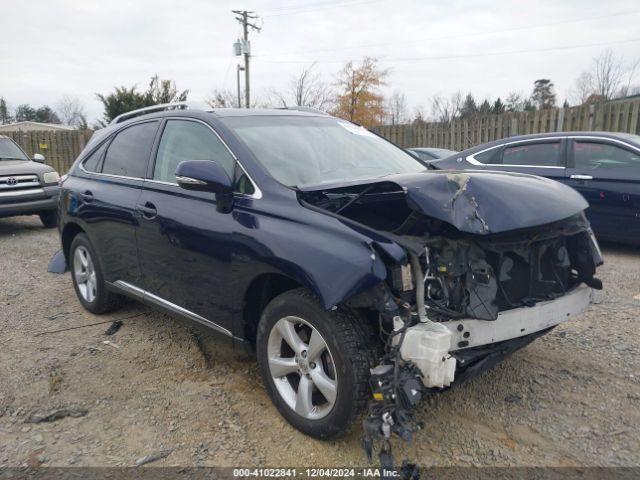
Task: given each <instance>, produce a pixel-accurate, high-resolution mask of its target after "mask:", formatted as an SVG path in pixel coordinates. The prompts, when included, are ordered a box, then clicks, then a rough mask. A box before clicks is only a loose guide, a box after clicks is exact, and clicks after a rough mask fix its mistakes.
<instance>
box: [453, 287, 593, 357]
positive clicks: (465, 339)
mask: <svg viewBox="0 0 640 480" xmlns="http://www.w3.org/2000/svg"><path fill="white" fill-rule="evenodd" d="M591 295H592V290H591V288H590V287H588V286H586V285H584V284H580V285H578V286H577V287H575V288H574V289H573V290H571V291H569V292H568V293H567V294H566V295H564V296H562V297H559V298H556V299H555V300H549V301H546V302H539V303H537V304H535V305H534V306H533V307H521V308H514V309H513V310H507V311H505V312H500V313H499V314H498V318H497V319H496V320H493V321H488V320H475V319H467V320H453V321H450V322H444V323H443V325H444V326H446V327H447V328H448V329H449V330H450V331H451V333H452V337H451V347H450V351H451V352H454V351H458V350H463V349H467V348H472V347H479V346H482V345H489V344H493V343H498V342H504V341H506V340H511V339H514V338H519V337H525V336H528V335H530V334H532V333H536V332H540V331H543V330H547V329H549V328H551V327H554V326H556V325H558V324H560V323H562V322H565V321H567V320H569V319H570V318H571V317H573V316H575V315H578V314H580V313H582V312H583V311H585V310H586V309H587V307H588V306H589V305H590V304H591Z"/></svg>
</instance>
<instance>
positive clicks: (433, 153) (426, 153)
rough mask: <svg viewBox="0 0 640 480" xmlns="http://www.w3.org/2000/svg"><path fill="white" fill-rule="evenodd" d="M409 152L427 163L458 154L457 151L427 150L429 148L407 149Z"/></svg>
mask: <svg viewBox="0 0 640 480" xmlns="http://www.w3.org/2000/svg"><path fill="white" fill-rule="evenodd" d="M407 151H408V152H409V153H411V154H413V155H415V156H416V157H418V158H419V159H420V160H422V161H424V162H425V163H431V162H433V161H434V160H439V159H441V158H446V157H449V156H451V155H455V154H456V153H458V152H457V151H455V150H448V149H446V148H427V147H415V148H407Z"/></svg>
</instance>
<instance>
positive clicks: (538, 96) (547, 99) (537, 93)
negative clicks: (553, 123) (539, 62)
mask: <svg viewBox="0 0 640 480" xmlns="http://www.w3.org/2000/svg"><path fill="white" fill-rule="evenodd" d="M531 102H532V103H533V104H534V105H535V106H536V107H537V108H538V109H539V110H545V109H547V108H553V107H555V106H556V94H555V92H554V91H553V83H551V80H549V79H548V78H540V79H538V80H536V81H535V82H533V92H532V93H531Z"/></svg>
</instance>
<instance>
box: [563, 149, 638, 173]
mask: <svg viewBox="0 0 640 480" xmlns="http://www.w3.org/2000/svg"><path fill="white" fill-rule="evenodd" d="M573 158H574V162H575V168H579V169H582V170H595V169H598V170H613V169H615V170H619V171H620V172H622V171H627V172H629V171H631V172H637V171H638V169H640V154H638V153H634V152H632V151H630V150H625V149H624V148H620V147H616V146H614V145H610V144H608V143H595V142H579V141H575V142H574V144H573Z"/></svg>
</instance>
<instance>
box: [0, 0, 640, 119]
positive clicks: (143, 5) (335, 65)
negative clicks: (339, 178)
mask: <svg viewBox="0 0 640 480" xmlns="http://www.w3.org/2000/svg"><path fill="white" fill-rule="evenodd" d="M448 3H450V4H448ZM232 9H250V10H254V11H255V12H256V13H257V14H259V15H261V16H262V19H261V20H259V23H260V24H261V25H262V27H263V28H262V31H261V32H260V33H252V36H251V39H252V49H253V51H252V53H253V55H255V58H253V61H252V90H253V92H255V95H256V96H258V97H264V96H266V94H267V92H269V91H270V90H272V89H279V90H283V89H285V88H286V87H287V85H288V84H289V83H290V79H291V77H292V76H293V75H295V74H296V73H297V72H299V71H300V70H301V68H303V66H304V65H308V64H311V63H313V62H314V61H317V62H318V69H319V71H320V72H321V73H322V74H323V76H324V77H326V80H327V81H329V82H330V81H334V79H335V75H336V72H337V71H338V70H339V69H340V68H341V66H342V65H343V64H344V63H345V62H346V61H348V60H350V59H353V60H356V61H357V60H359V59H361V58H362V57H363V56H364V55H368V56H373V57H377V58H379V59H380V64H381V66H382V67H384V68H388V69H389V71H390V74H389V77H388V86H387V87H386V88H385V91H386V93H391V92H393V91H395V90H397V91H400V92H404V93H405V94H406V96H407V100H408V102H409V105H410V107H411V110H413V108H414V107H416V106H419V105H428V103H429V99H430V98H431V97H432V96H433V95H434V94H443V95H448V94H451V93H453V92H455V91H456V90H462V91H463V92H467V91H471V92H472V93H473V94H474V95H475V96H476V97H480V98H483V97H491V98H495V97H497V96H501V97H502V98H504V97H505V96H506V95H507V94H508V93H509V92H510V91H518V92H521V93H525V94H529V93H530V91H531V88H532V84H533V81H534V80H535V79H538V78H550V79H552V81H553V82H554V83H555V85H556V90H557V93H558V96H559V101H560V102H562V100H563V99H564V98H566V97H567V96H568V95H569V94H570V91H571V89H572V87H573V83H574V81H575V78H576V77H577V76H578V75H579V74H580V72H581V71H583V70H585V69H586V68H588V66H589V64H590V62H591V59H592V58H593V57H594V56H596V55H598V54H599V53H601V52H602V51H603V50H605V49H606V48H611V49H612V50H613V51H614V53H615V54H617V55H618V56H620V57H622V58H624V59H625V60H626V61H627V62H629V63H631V62H632V61H633V60H634V59H638V58H640V29H639V28H638V25H639V24H640V4H638V2H637V1H633V0H608V1H606V2H603V1H602V0H580V1H558V0H536V1H526V2H514V1H499V0H487V1H483V0H475V1H473V0H472V1H459V2H442V1H416V0H394V1H366V0H344V1H343V2H338V1H336V0H308V1H301V0H278V1H252V0H245V1H242V2H237V1H234V2H227V1H217V0H182V1H177V0H174V1H163V0H136V1H121V0H109V1H104V0H103V1H94V0H82V1H80V0H23V1H8V0H4V1H3V2H2V5H1V7H0V19H1V21H0V23H1V24H2V41H0V96H3V97H5V99H6V100H7V102H8V103H9V105H10V106H11V107H12V108H15V106H17V105H18V104H21V103H30V104H32V105H34V106H39V105H41V104H49V105H52V106H55V104H56V103H57V102H58V101H59V100H60V98H61V97H62V96H64V95H75V96H77V97H79V98H80V99H81V100H82V102H83V103H84V105H85V108H86V111H87V113H88V116H89V120H90V123H91V122H92V121H93V120H95V119H96V118H98V117H100V116H101V114H102V108H101V104H100V103H99V102H98V101H97V100H96V98H95V93H96V92H100V93H106V92H109V91H110V90H112V89H113V87H114V86H118V85H126V86H131V85H133V84H137V85H138V86H140V87H141V88H145V87H146V84H147V83H148V80H149V78H150V77H151V76H152V75H154V74H156V73H157V74H159V75H160V77H161V78H169V79H173V80H175V81H176V83H177V86H178V88H180V89H189V90H190V92H191V93H190V95H189V99H190V100H202V99H203V98H204V97H206V96H207V95H208V94H210V93H211V92H212V91H213V90H214V89H229V90H235V65H236V62H237V60H236V58H235V57H233V56H232V48H231V47H232V44H233V42H234V41H235V40H236V38H237V37H238V36H239V34H240V26H239V24H238V23H237V22H236V21H235V20H234V16H233V14H232V13H231V10H232ZM568 47H571V48H568Z"/></svg>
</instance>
